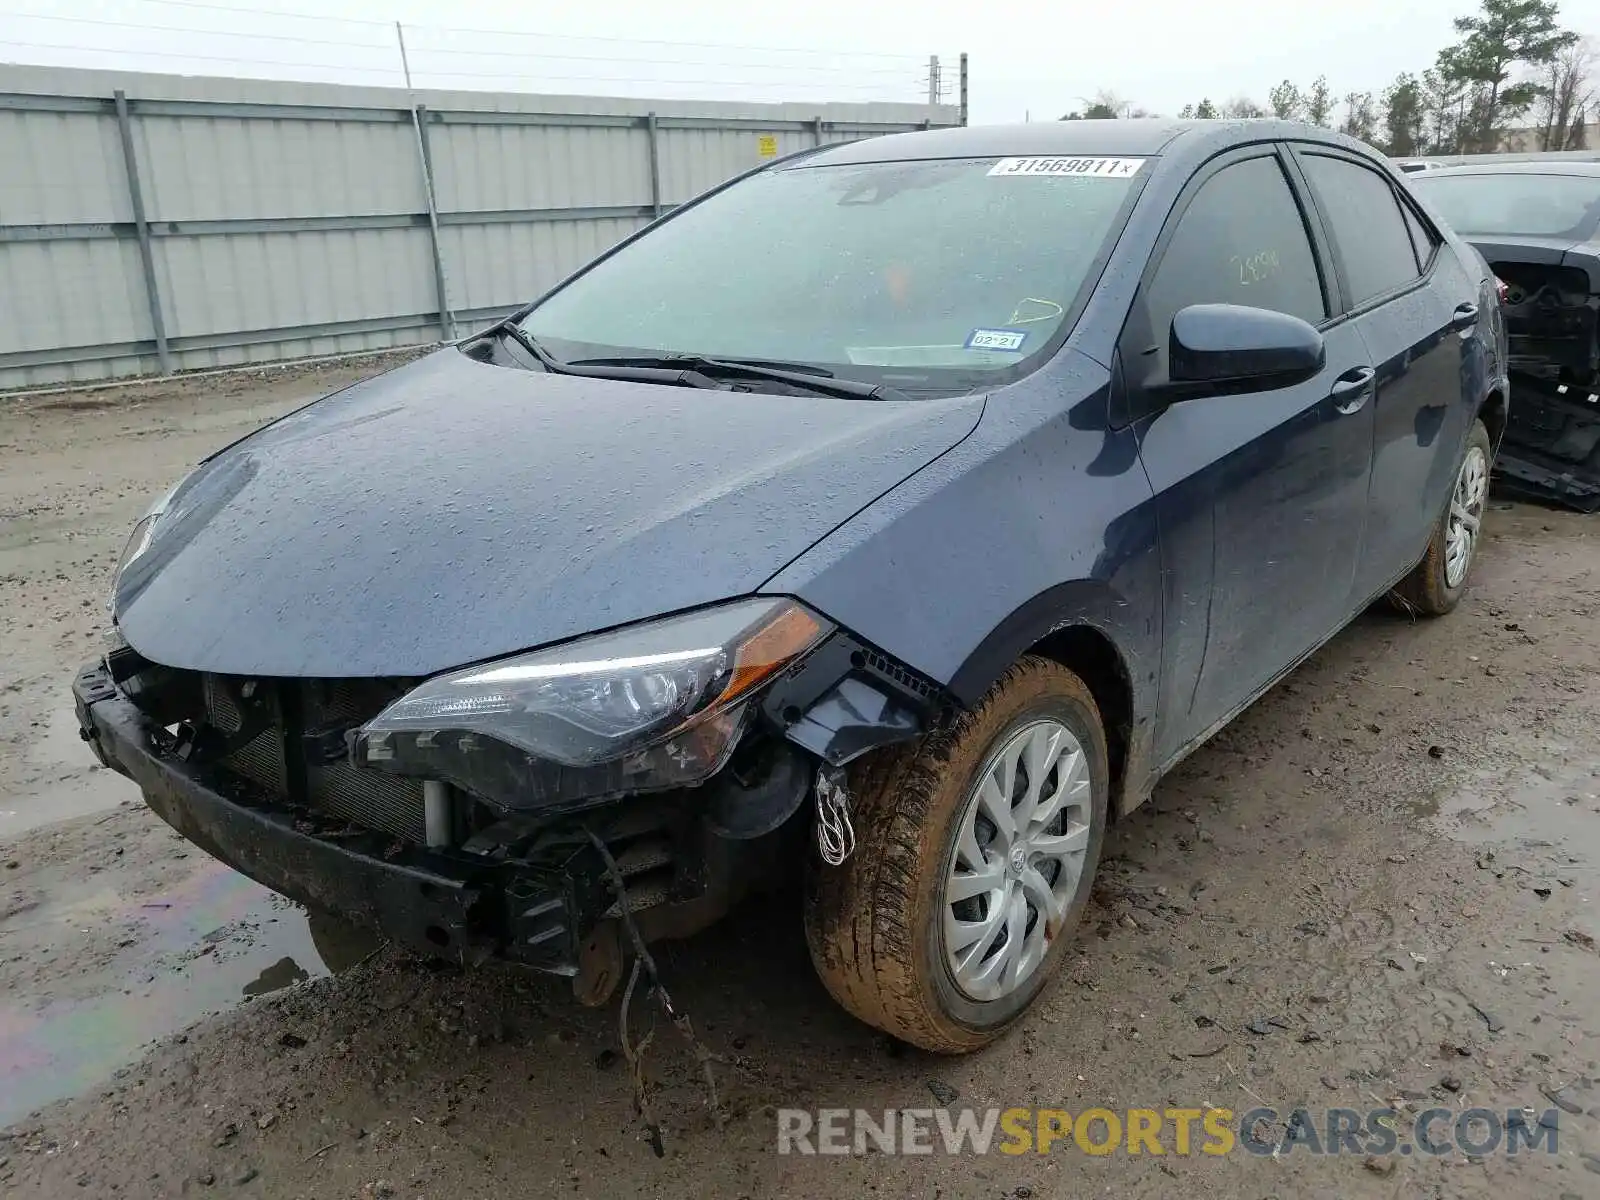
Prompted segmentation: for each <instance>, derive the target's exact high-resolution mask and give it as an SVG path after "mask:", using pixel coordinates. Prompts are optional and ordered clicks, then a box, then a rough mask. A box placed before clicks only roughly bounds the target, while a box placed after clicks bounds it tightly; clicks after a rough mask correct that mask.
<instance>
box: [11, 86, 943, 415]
mask: <svg viewBox="0 0 1600 1200" xmlns="http://www.w3.org/2000/svg"><path fill="white" fill-rule="evenodd" d="M119 96H121V97H122V98H120V99H119V98H118V97H119ZM958 117H959V114H958V110H957V109H955V108H953V107H941V106H927V105H918V104H822V105H810V104H805V105H799V104H743V103H727V102H714V101H665V100H662V101H647V100H633V99H623V98H619V97H585V96H531V95H513V94H488V93H481V92H452V91H419V92H410V91H404V90H401V89H386V88H365V87H342V86H337V85H328V84H299V83H281V82H271V81H262V80H242V79H206V78H191V77H180V76H162V75H144V74H134V73H127V72H107V71H81V70H71V69H64V68H46V67H12V66H6V67H0V163H4V164H5V170H3V171H0V389H9V388H17V387H28V386H37V385H42V384H50V383H58V382H83V381H90V380H97V379H108V378H116V377H121V376H125V375H130V374H140V373H147V372H151V371H156V370H160V369H163V368H164V367H165V368H168V369H175V370H186V369H195V368H203V367H215V366H227V365H234V364H239V363H253V362H265V361H271V360H274V359H282V358H291V357H300V356H304V355H313V354H332V353H341V352H348V351H358V350H370V349H381V348H386V347H389V346H398V345H406V344H414V343H417V342H426V341H435V340H438V339H439V338H440V337H441V336H443V335H444V331H445V330H447V329H449V328H455V329H457V330H459V331H461V332H465V331H467V330H469V329H471V328H472V327H473V326H474V325H475V324H481V323H483V322H485V321H487V320H489V319H492V318H493V316H495V315H496V314H498V313H501V312H504V311H505V310H506V309H508V308H511V307H513V306H514V305H516V304H518V303H520V302H522V301H524V300H527V299H529V298H531V297H533V296H535V295H537V294H538V293H539V292H541V291H543V290H545V289H546V288H548V287H549V286H551V285H552V284H554V283H556V282H557V281H559V280H560V279H561V278H562V277H563V276H565V275H566V274H568V273H569V272H570V271H572V270H573V269H574V268H575V267H578V266H580V265H581V264H582V263H583V262H585V261H586V260H588V259H589V258H591V257H593V256H594V255H596V254H598V253H599V252H601V251H602V250H604V249H606V248H607V247H609V246H611V245H613V244H615V242H616V241H617V240H619V239H620V238H622V237H625V236H627V235H628V234H630V233H632V232H633V231H634V230H636V229H638V228H639V227H640V226H641V225H642V224H643V223H644V222H645V221H647V220H649V219H650V217H651V216H652V215H653V214H655V213H657V212H658V211H662V210H664V209H665V208H669V207H671V206H672V205H674V204H677V203H681V202H683V201H685V200H688V199H690V198H692V197H693V196H695V195H697V194H698V193H699V192H701V191H704V190H705V189H706V188H708V187H712V186H714V185H715V184H717V183H720V182H722V181H723V180H725V179H727V178H728V177H729V176H731V175H733V174H736V173H738V172H740V171H743V170H746V169H748V168H749V167H752V166H755V165H757V164H758V163H760V162H761V161H762V160H763V158H764V157H766V156H768V155H770V154H772V153H777V154H786V153H789V152H791V151H794V150H800V149H805V148H808V147H810V146H814V145H819V144H823V143H831V142H837V141H849V140H854V139H856V138H859V137H870V136H874V135H876V134H880V133H886V132H891V131H895V130H908V129H916V128H922V127H926V126H930V125H931V126H941V125H954V124H957V123H958ZM424 146H425V147H426V161H427V163H428V164H429V166H430V168H431V171H432V182H433V189H432V190H433V201H434V209H435V213H434V214H430V211H429V202H428V188H427V185H426V180H427V176H426V175H425V174H424V158H423V153H422V151H423V148H424ZM125 147H126V149H125ZM127 150H131V156H130V154H129V153H128V152H127ZM130 157H131V160H132V161H131V164H130ZM130 165H131V167H132V170H131V171H130ZM135 187H137V194H138V195H139V197H140V201H141V203H140V204H139V205H138V206H136V205H135V203H134V200H133V197H134V194H135ZM141 215H142V217H143V219H144V220H143V223H142V224H141V223H140V219H139V218H140V217H141ZM435 220H436V222H437V227H438V233H437V244H438V260H437V262H436V261H435V251H434V245H435V237H434V232H433V228H434V222H435ZM145 245H147V247H148V262H149V268H148V270H146V267H145V253H144V246H145ZM440 274H442V276H443V279H444V284H445V291H446V294H447V295H446V298H447V300H448V306H449V310H450V315H449V316H446V315H444V314H442V313H441V311H440V310H441V297H440V286H439V275H440ZM152 298H154V301H155V303H154V304H152ZM452 317H453V323H452V319H451V318H452ZM163 352H164V355H163Z"/></svg>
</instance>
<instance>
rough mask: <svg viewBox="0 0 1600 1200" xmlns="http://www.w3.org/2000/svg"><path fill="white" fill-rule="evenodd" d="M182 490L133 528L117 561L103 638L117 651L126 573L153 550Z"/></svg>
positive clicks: (108, 591) (171, 491)
mask: <svg viewBox="0 0 1600 1200" xmlns="http://www.w3.org/2000/svg"><path fill="white" fill-rule="evenodd" d="M181 486H183V485H182V483H181V482H179V483H178V484H176V485H174V486H173V487H171V488H170V489H168V491H167V493H166V495H164V496H162V497H161V498H160V499H159V500H157V501H156V502H155V503H154V504H152V505H151V506H150V507H149V508H147V509H145V513H144V516H142V517H140V518H139V519H138V521H136V522H135V523H134V526H133V528H132V529H131V530H130V531H129V533H128V540H127V541H126V542H124V543H123V544H122V553H121V554H120V555H118V557H117V566H116V569H115V570H114V571H112V572H111V586H110V587H109V588H107V589H106V617H107V620H108V625H107V628H106V629H105V630H103V631H102V634H103V636H104V638H105V640H106V643H107V645H108V646H109V647H111V648H115V647H116V646H117V645H118V644H120V643H121V638H122V635H121V634H120V633H118V632H117V585H118V583H120V582H121V580H122V575H123V572H124V571H126V570H127V569H128V568H129V567H130V566H132V565H133V564H134V562H136V561H137V560H138V559H140V558H142V557H143V556H144V552H145V551H146V550H148V549H150V541H151V539H152V538H153V537H155V532H156V522H157V521H159V520H160V519H161V515H162V514H163V513H164V512H166V511H167V504H168V503H169V502H170V501H171V500H172V497H173V496H174V495H175V494H176V493H177V491H178V488H179V487H181Z"/></svg>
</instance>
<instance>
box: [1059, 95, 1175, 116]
mask: <svg viewBox="0 0 1600 1200" xmlns="http://www.w3.org/2000/svg"><path fill="white" fill-rule="evenodd" d="M1079 99H1080V100H1082V101H1083V107H1082V108H1081V109H1077V110H1074V111H1073V112H1069V113H1068V114H1067V115H1066V116H1064V117H1062V118H1061V119H1062V120H1063V121H1109V120H1116V119H1125V118H1130V117H1149V116H1153V115H1154V114H1153V113H1151V112H1150V110H1149V109H1147V108H1141V107H1139V106H1138V105H1137V104H1134V103H1133V102H1132V101H1130V100H1124V99H1123V98H1122V97H1121V96H1119V95H1117V93H1116V92H1114V91H1112V90H1111V89H1110V88H1101V89H1100V90H1099V91H1098V92H1096V93H1095V94H1094V96H1093V97H1092V98H1086V97H1082V96H1080V97H1079Z"/></svg>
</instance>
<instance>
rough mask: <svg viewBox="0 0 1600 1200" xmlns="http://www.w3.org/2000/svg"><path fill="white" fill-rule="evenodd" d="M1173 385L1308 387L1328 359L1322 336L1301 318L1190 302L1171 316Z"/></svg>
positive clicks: (1169, 357)
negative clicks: (1307, 382)
mask: <svg viewBox="0 0 1600 1200" xmlns="http://www.w3.org/2000/svg"><path fill="white" fill-rule="evenodd" d="M1168 347H1169V348H1168V353H1167V374H1168V377H1169V378H1170V379H1171V380H1172V382H1173V383H1189V384H1195V383H1199V384H1213V385H1217V386H1219V387H1222V388H1224V389H1227V388H1237V389H1238V390H1241V391H1250V390H1259V389H1263V388H1271V387H1289V386H1290V385H1292V384H1296V383H1303V382H1305V381H1306V380H1307V379H1310V378H1311V377H1312V376H1314V375H1315V374H1316V373H1317V372H1318V371H1320V370H1322V367H1323V364H1324V363H1325V362H1326V361H1327V356H1328V352H1327V348H1326V347H1325V346H1324V345H1323V343H1322V335H1321V334H1320V333H1318V332H1317V331H1316V330H1315V329H1313V328H1312V327H1311V326H1310V325H1309V324H1307V323H1306V322H1305V321H1302V320H1301V319H1300V318H1299V317H1291V316H1290V315H1289V314H1288V313H1280V312H1273V311H1272V310H1271V309H1266V308H1247V307H1245V306H1244V305H1241V304H1191V305H1190V306H1189V307H1188V308H1184V309H1180V310H1179V311H1178V313H1177V315H1176V316H1174V317H1173V318H1172V334H1171V340H1170V342H1169V343H1168Z"/></svg>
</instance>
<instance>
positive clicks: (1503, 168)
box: [1428, 158, 1600, 178]
mask: <svg viewBox="0 0 1600 1200" xmlns="http://www.w3.org/2000/svg"><path fill="white" fill-rule="evenodd" d="M1428 175H1429V177H1430V178H1437V177H1439V176H1441V175H1580V176H1585V177H1588V178H1600V162H1592V161H1589V160H1581V161H1578V162H1572V161H1570V160H1568V159H1559V158H1557V159H1550V158H1546V159H1532V160H1529V159H1523V160H1521V161H1519V162H1503V163H1472V164H1470V165H1466V166H1459V167H1440V168H1439V169H1438V170H1437V171H1429V172H1428Z"/></svg>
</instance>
